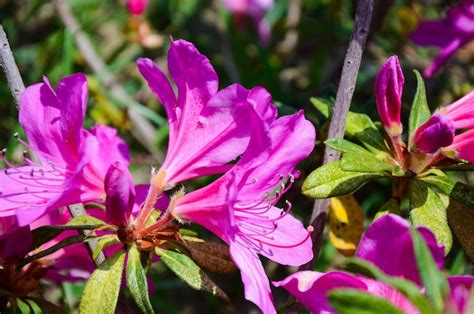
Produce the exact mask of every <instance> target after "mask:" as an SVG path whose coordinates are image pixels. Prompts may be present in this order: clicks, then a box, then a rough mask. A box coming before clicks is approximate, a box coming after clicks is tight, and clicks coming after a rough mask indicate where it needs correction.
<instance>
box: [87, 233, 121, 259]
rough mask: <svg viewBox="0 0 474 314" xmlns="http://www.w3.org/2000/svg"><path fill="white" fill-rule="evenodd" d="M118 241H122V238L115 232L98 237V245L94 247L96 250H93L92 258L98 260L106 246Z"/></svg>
mask: <svg viewBox="0 0 474 314" xmlns="http://www.w3.org/2000/svg"><path fill="white" fill-rule="evenodd" d="M117 243H120V240H119V238H118V237H117V235H115V234H108V235H105V236H101V237H100V238H99V239H97V245H96V246H95V248H94V252H92V258H93V259H94V260H96V259H97V257H98V256H99V254H100V252H101V251H102V250H103V249H104V248H106V247H108V246H111V245H114V244H117Z"/></svg>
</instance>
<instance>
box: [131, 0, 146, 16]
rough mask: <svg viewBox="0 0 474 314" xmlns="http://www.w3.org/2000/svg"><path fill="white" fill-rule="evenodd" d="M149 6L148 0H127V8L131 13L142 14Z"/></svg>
mask: <svg viewBox="0 0 474 314" xmlns="http://www.w3.org/2000/svg"><path fill="white" fill-rule="evenodd" d="M147 6H148V0H127V8H128V11H129V12H130V14H132V15H140V14H142V13H143V11H145V9H146V7H147Z"/></svg>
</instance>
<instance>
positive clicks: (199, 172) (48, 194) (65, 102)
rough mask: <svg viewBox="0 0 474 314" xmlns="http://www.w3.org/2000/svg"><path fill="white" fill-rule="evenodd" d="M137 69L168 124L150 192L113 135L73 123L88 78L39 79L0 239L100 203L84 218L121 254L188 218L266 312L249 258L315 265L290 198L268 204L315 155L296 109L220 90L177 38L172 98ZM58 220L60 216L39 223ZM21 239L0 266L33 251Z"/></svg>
mask: <svg viewBox="0 0 474 314" xmlns="http://www.w3.org/2000/svg"><path fill="white" fill-rule="evenodd" d="M137 66H138V69H139V71H140V73H141V74H142V75H143V77H144V78H145V80H146V81H147V83H148V85H149V86H150V88H151V90H152V91H153V92H154V93H155V94H156V96H157V97H158V99H159V100H160V102H161V103H162V104H163V106H164V108H165V110H166V113H167V116H168V122H169V143H168V151H167V154H166V158H165V160H164V162H163V164H162V165H161V166H160V167H158V168H156V169H153V171H152V178H151V181H150V185H148V186H140V185H137V186H135V185H134V184H133V180H132V177H131V175H130V173H129V170H128V165H129V156H128V149H127V146H126V144H125V143H124V142H123V141H122V140H121V139H120V138H119V137H118V136H117V133H116V131H115V130H113V129H111V128H109V127H105V126H96V127H94V128H93V129H92V130H90V131H88V130H85V129H84V128H83V127H82V125H83V120H84V115H85V110H86V103H87V80H86V77H85V76H84V75H82V74H76V75H73V76H70V77H67V78H65V79H64V80H63V81H62V82H61V83H60V84H59V86H58V88H57V91H54V89H53V88H52V87H51V85H50V84H49V82H48V81H47V79H45V80H44V83H41V84H36V85H33V86H30V87H28V88H27V89H26V91H25V92H24V93H23V95H22V98H21V105H20V122H21V124H22V126H23V128H24V130H25V134H26V137H27V139H28V143H26V142H24V141H23V140H21V139H20V137H19V136H18V140H19V141H21V143H22V144H23V145H25V147H26V148H27V149H29V150H30V151H31V152H32V153H33V154H34V155H35V157H37V160H36V159H34V160H32V159H30V158H27V157H25V165H23V166H15V165H13V164H11V163H10V162H9V161H8V160H7V159H6V158H5V157H4V161H5V163H7V164H8V168H7V169H4V170H3V171H2V173H1V174H0V189H1V191H2V194H1V196H0V214H1V216H4V217H11V218H9V219H10V220H11V227H12V228H13V229H12V230H13V231H10V229H5V228H2V234H3V235H2V237H3V238H5V240H2V241H3V242H5V241H9V239H10V238H11V237H15V238H17V237H18V234H19V233H21V234H23V233H28V234H30V227H31V228H32V229H33V228H34V226H36V224H37V222H38V221H39V220H41V219H45V217H46V218H47V219H52V218H51V217H53V216H58V215H59V216H61V215H62V216H64V215H67V214H66V213H64V212H58V209H60V208H62V207H64V206H69V205H72V204H75V203H84V204H87V203H91V202H94V203H97V204H98V205H95V206H96V207H102V206H103V207H104V208H105V214H104V213H103V212H100V211H99V212H90V213H89V214H91V215H93V216H95V217H96V218H95V219H96V220H94V221H101V220H103V221H104V223H105V225H103V227H102V228H101V229H100V230H101V231H100V232H101V233H103V232H105V234H106V237H111V238H113V240H112V241H111V242H110V244H118V243H121V244H122V246H123V247H124V248H126V249H127V248H130V247H134V246H137V247H138V248H139V249H140V250H142V251H150V250H151V249H152V248H154V247H162V245H163V243H164V242H166V240H167V239H173V238H179V234H178V228H177V224H176V222H179V223H183V222H194V223H198V224H200V225H202V226H204V227H205V228H207V229H209V230H210V231H212V232H214V233H215V234H216V235H217V236H219V237H220V238H221V239H222V240H223V241H224V242H226V243H227V244H228V245H229V246H230V256H231V258H232V260H233V262H234V263H235V264H236V265H237V267H238V268H239V269H240V271H241V275H242V281H243V282H244V285H245V295H246V298H247V299H249V300H251V301H253V302H254V303H255V304H257V305H258V306H259V307H260V308H261V309H262V310H263V311H264V312H266V313H272V312H275V307H274V305H273V300H272V296H271V290H270V285H269V281H268V279H267V277H266V275H265V271H264V269H263V267H262V264H261V262H260V260H259V255H263V256H265V257H267V258H269V259H272V260H274V261H276V262H278V263H281V264H285V265H293V266H299V265H302V264H304V263H306V262H308V261H310V260H311V259H312V258H313V254H312V245H311V240H310V237H309V235H310V230H311V229H310V228H309V229H306V228H305V227H304V226H303V224H302V223H301V222H299V221H298V220H296V219H295V218H293V217H292V216H291V214H290V210H291V204H290V203H289V202H287V208H286V209H285V210H282V209H280V208H278V207H276V205H277V202H278V201H279V200H280V198H281V197H282V194H283V193H284V192H285V191H286V190H287V189H289V187H290V186H291V184H292V183H293V181H294V178H295V177H297V176H298V172H297V171H296V170H295V167H296V165H297V163H298V162H299V161H301V160H302V159H304V158H306V157H307V156H308V155H309V154H310V153H311V151H312V149H313V146H314V142H315V130H314V127H313V126H312V124H311V123H310V122H309V121H307V120H305V118H304V116H303V112H298V113H296V114H293V115H289V116H285V117H281V118H277V110H276V107H275V106H274V105H273V104H272V103H271V95H270V94H269V93H268V92H267V91H266V90H265V89H263V88H261V87H255V88H253V89H250V90H249V89H246V88H244V87H242V86H240V85H238V84H234V85H231V86H228V87H226V88H224V89H222V90H218V77H217V74H216V72H215V71H214V69H213V67H212V65H211V64H210V62H209V60H208V59H207V58H206V57H205V56H203V55H202V54H200V53H199V51H198V50H197V49H196V48H195V47H194V45H193V44H191V43H189V42H186V41H184V40H176V41H174V40H173V41H172V42H171V48H170V50H169V54H168V69H169V72H170V75H171V78H172V80H173V82H174V84H175V85H176V88H177V94H175V92H174V90H173V88H172V85H171V83H170V81H169V80H168V79H167V77H166V76H165V74H164V73H163V72H162V71H161V70H160V69H159V67H158V66H157V65H155V64H154V63H153V61H152V60H150V59H139V60H138V61H137ZM236 159H238V161H237V162H234V161H235V160H236ZM216 174H222V175H221V176H220V177H219V178H218V179H217V180H216V181H214V182H213V183H211V184H209V185H208V186H206V187H203V188H201V189H199V190H196V191H192V192H190V193H185V192H184V189H179V190H178V191H177V192H175V193H173V194H170V195H168V194H167V191H169V190H172V189H173V188H174V187H176V186H177V185H179V184H182V183H183V182H185V181H187V180H190V179H193V178H197V177H202V176H209V175H216ZM101 204H102V205H101ZM157 217H158V218H157ZM63 222H64V221H63ZM57 223H61V222H60V219H59V218H57V219H56V220H54V221H50V223H49V224H57ZM21 236H22V235H21ZM30 238H31V236H30ZM3 242H2V243H3ZM23 243H24V245H25V246H24V247H23V246H19V247H17V248H16V249H15V250H14V251H11V252H10V251H9V250H8V248H9V246H8V245H2V246H1V247H5V248H6V249H5V250H2V261H3V263H4V264H9V263H11V262H12V261H17V260H18V259H19V258H21V257H24V256H25V255H26V254H28V252H30V251H31V245H30V243H28V242H26V241H24V242H23ZM119 250H120V248H119ZM113 252H120V251H117V248H115V249H113V250H112V251H111V252H109V253H113ZM109 255H110V254H109ZM86 290H87V288H86Z"/></svg>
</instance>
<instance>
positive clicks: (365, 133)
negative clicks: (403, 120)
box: [310, 98, 389, 152]
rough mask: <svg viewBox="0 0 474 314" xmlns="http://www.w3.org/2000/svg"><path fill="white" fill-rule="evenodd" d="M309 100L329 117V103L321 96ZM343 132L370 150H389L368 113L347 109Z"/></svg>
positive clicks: (330, 109)
mask: <svg viewBox="0 0 474 314" xmlns="http://www.w3.org/2000/svg"><path fill="white" fill-rule="evenodd" d="M310 101H311V102H312V103H313V105H314V107H315V108H316V109H317V110H318V111H319V112H320V113H321V114H322V115H323V116H324V117H326V118H329V117H330V115H331V111H332V107H333V106H332V104H331V103H329V102H328V101H327V100H324V99H321V98H311V99H310ZM344 134H345V135H346V136H349V137H354V138H356V139H357V140H358V141H360V142H361V143H362V144H363V145H364V146H365V147H366V148H367V149H368V150H369V151H371V152H380V151H385V152H388V151H389V149H388V146H387V143H386V142H385V139H384V137H383V135H382V134H381V133H380V131H379V129H378V128H377V126H376V125H375V124H374V122H372V120H371V119H370V118H369V116H368V115H365V114H362V113H355V112H350V111H349V112H348V113H347V118H346V127H345V133H344Z"/></svg>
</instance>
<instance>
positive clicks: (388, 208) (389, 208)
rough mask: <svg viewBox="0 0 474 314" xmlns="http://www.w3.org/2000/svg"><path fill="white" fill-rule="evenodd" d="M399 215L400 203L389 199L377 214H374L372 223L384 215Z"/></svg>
mask: <svg viewBox="0 0 474 314" xmlns="http://www.w3.org/2000/svg"><path fill="white" fill-rule="evenodd" d="M398 213H400V202H399V201H398V200H396V199H394V198H391V199H389V200H388V201H387V202H386V203H385V204H383V205H382V207H380V209H379V211H378V212H377V214H375V217H374V221H375V220H377V219H379V218H380V217H382V216H384V215H386V214H398Z"/></svg>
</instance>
